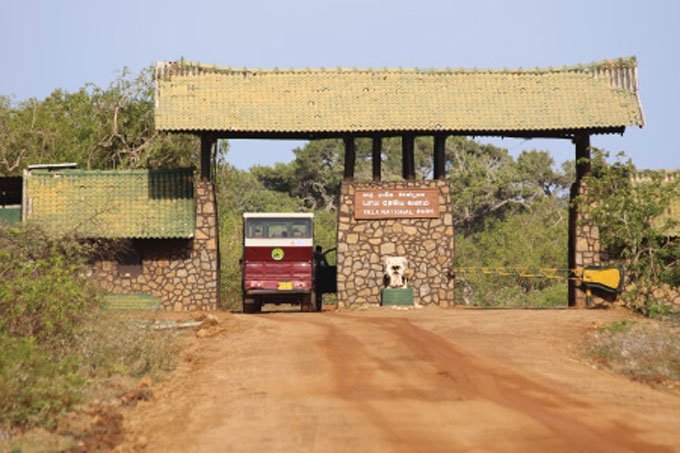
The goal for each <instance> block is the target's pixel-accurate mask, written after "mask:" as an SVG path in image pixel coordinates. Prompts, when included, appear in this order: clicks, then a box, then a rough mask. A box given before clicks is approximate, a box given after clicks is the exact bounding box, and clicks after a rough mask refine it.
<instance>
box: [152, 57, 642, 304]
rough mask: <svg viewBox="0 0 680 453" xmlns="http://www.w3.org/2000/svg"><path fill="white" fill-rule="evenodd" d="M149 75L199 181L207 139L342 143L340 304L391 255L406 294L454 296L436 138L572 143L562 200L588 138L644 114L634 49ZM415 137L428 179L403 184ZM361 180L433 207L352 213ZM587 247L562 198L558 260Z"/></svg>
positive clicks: (352, 298) (427, 299)
mask: <svg viewBox="0 0 680 453" xmlns="http://www.w3.org/2000/svg"><path fill="white" fill-rule="evenodd" d="M156 81H157V83H156V110H155V119H156V128H157V129H158V130H161V131H167V132H178V133H194V134H197V135H198V136H200V138H201V177H202V178H203V179H204V180H206V181H209V180H210V179H211V162H212V161H213V159H214V156H215V144H216V141H217V139H237V138H238V139H244V138H259V139H296V140H316V139H324V138H343V139H344V141H345V156H344V159H345V167H344V182H343V184H342V187H341V192H340V193H341V204H340V208H339V209H340V213H339V216H340V217H339V232H338V274H339V278H338V293H339V303H340V304H343V305H353V304H363V303H375V302H376V294H377V289H378V288H379V286H380V283H379V278H378V277H379V274H380V273H381V270H382V261H383V260H384V258H386V257H388V256H392V255H399V254H400V252H402V251H403V255H404V256H406V258H407V259H409V260H411V261H412V266H413V268H412V270H413V272H414V273H415V274H414V278H413V280H412V282H413V284H414V289H415V294H416V299H417V300H416V301H417V302H422V303H425V304H428V303H435V304H439V305H443V306H446V305H449V304H452V303H453V302H454V300H453V291H452V289H453V281H452V280H451V278H450V274H452V272H453V263H452V261H449V260H453V255H454V253H453V252H454V250H453V221H452V215H453V214H455V213H452V212H451V211H450V210H451V197H455V195H456V194H449V193H448V184H447V183H446V172H445V163H446V155H445V143H446V138H447V137H448V136H452V135H460V136H501V137H520V138H526V139H530V138H555V139H564V140H571V141H572V142H573V143H574V144H575V148H576V162H577V164H576V181H575V182H574V184H573V185H572V187H571V191H570V196H571V198H572V199H573V198H574V197H576V196H578V195H579V194H580V193H581V192H582V191H583V190H584V187H583V182H582V180H583V178H584V176H586V175H587V174H588V173H589V171H590V163H589V159H590V137H591V135H594V134H611V133H618V134H622V133H623V132H624V131H625V128H626V127H627V126H631V125H634V126H642V125H643V124H644V121H643V116H642V108H641V106H640V101H639V99H638V84H637V63H636V60H635V59H634V58H629V59H616V60H607V61H602V62H599V63H595V64H590V65H585V66H573V67H563V68H546V69H531V70H497V71H493V70H482V71H478V70H462V69H461V70H458V69H456V70H451V69H444V70H419V69H382V70H380V69H379V70H372V69H366V70H360V69H343V68H337V69H314V70H310V69H290V70H250V69H245V68H230V67H215V66H208V65H202V64H198V63H189V62H185V61H180V62H173V63H159V64H158V65H157V68H156ZM425 135H429V136H433V137H434V147H433V167H434V175H433V179H432V180H421V181H416V178H415V163H414V138H415V136H425ZM389 136H399V137H401V139H402V176H403V179H404V181H403V182H383V181H381V146H382V138H384V137H389ZM358 137H370V138H372V139H373V149H372V162H373V172H372V175H373V178H372V181H355V180H354V164H355V160H356V158H355V145H354V143H355V139H356V138H358ZM366 189H369V190H378V191H381V190H382V191H391V190H403V191H405V192H409V191H410V192H419V191H423V190H428V189H433V190H435V191H438V192H437V195H438V201H439V209H438V212H436V215H435V216H433V214H432V213H430V212H422V211H421V212H415V213H414V215H411V214H410V213H406V214H404V213H403V212H401V213H398V212H397V213H395V212H393V213H392V214H389V215H388V214H380V213H379V214H378V217H373V218H362V217H361V215H357V214H358V206H357V198H356V194H357V193H358V192H359V191H362V190H366ZM364 214H365V212H364ZM369 217H370V215H369ZM449 251H450V252H451V253H449ZM599 255H600V249H599V240H598V234H597V229H596V227H591V226H589V225H587V221H586V219H583V218H582V216H581V215H580V213H579V212H577V211H576V208H571V210H570V213H569V267H570V268H576V267H585V266H588V265H594V264H599V262H600V256H599ZM440 259H441V260H442V261H443V262H441V263H439V260H440ZM376 260H377V262H376ZM433 263H437V264H433ZM379 268H380V270H379ZM445 271H446V272H445ZM435 274H436V275H435ZM437 278H439V279H440V281H437ZM442 279H443V280H442ZM416 285H417V287H416ZM585 302H586V291H585V287H583V286H581V285H577V284H576V282H575V281H573V280H570V281H569V305H570V306H585Z"/></svg>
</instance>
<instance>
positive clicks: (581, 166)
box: [568, 134, 591, 307]
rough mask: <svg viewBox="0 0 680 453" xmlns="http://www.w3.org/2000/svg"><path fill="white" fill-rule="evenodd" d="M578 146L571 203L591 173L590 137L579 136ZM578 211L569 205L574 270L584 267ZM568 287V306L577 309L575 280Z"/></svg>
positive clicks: (569, 247) (570, 267)
mask: <svg viewBox="0 0 680 453" xmlns="http://www.w3.org/2000/svg"><path fill="white" fill-rule="evenodd" d="M573 142H574V144H575V145H576V180H575V181H574V183H573V184H572V185H571V188H570V190H569V201H571V202H573V201H574V199H575V198H576V197H578V196H579V195H580V192H581V180H582V179H583V178H584V177H585V176H586V175H588V174H589V173H590V170H591V165H590V135H588V134H577V135H575V136H574V139H573ZM578 217H579V212H578V209H577V208H576V207H575V206H573V205H572V204H571V203H570V205H569V237H568V250H569V251H568V264H569V269H574V268H576V266H582V265H583V263H580V262H578V260H577V255H578V253H577V252H578V250H577V249H576V243H577V237H576V233H577V231H578ZM568 284H569V286H568V305H569V306H570V307H575V306H576V305H577V295H578V294H577V285H576V281H574V280H573V279H570V280H569V283H568Z"/></svg>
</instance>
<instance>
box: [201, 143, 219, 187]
mask: <svg viewBox="0 0 680 453" xmlns="http://www.w3.org/2000/svg"><path fill="white" fill-rule="evenodd" d="M216 143H217V140H216V139H215V137H213V136H212V135H210V134H201V179H202V180H203V181H209V180H210V179H211V173H212V172H211V168H210V167H211V162H212V153H213V148H214V146H215V144H216Z"/></svg>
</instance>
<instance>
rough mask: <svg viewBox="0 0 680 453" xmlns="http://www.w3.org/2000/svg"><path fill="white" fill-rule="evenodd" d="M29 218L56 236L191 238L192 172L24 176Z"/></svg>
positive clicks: (63, 172)
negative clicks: (47, 228) (53, 232)
mask: <svg viewBox="0 0 680 453" xmlns="http://www.w3.org/2000/svg"><path fill="white" fill-rule="evenodd" d="M26 178H27V179H26V195H27V210H26V212H27V218H28V219H30V220H35V221H37V222H40V223H43V224H45V225H46V226H47V227H49V228H50V229H52V230H54V231H56V232H61V233H63V232H77V233H78V234H80V235H83V236H85V237H101V238H190V237H192V236H193V234H194V229H195V223H196V221H195V206H194V187H193V169H191V168H180V169H170V170H128V171H113V170H109V171H85V170H57V171H45V170H36V171H31V172H28V174H27V176H26Z"/></svg>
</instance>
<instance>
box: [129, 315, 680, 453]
mask: <svg viewBox="0 0 680 453" xmlns="http://www.w3.org/2000/svg"><path fill="white" fill-rule="evenodd" d="M624 316H628V315H626V314H624V313H620V312H605V311H567V310H560V311H527V310H524V311H481V310H437V309H433V310H420V311H408V312H403V311H389V310H385V311H382V310H381V311H372V312H363V313H344V314H342V313H321V314H301V313H275V314H263V315H250V316H247V315H225V320H224V321H223V323H222V331H221V332H219V333H218V334H217V335H215V336H213V337H208V338H202V339H200V340H198V341H197V343H196V345H195V346H194V347H192V348H191V350H190V351H189V352H187V353H186V356H185V357H184V360H183V362H182V365H181V366H180V368H179V369H178V370H177V371H176V372H175V373H174V374H173V376H172V377H171V378H170V379H169V380H168V381H166V382H164V383H161V384H157V385H155V386H154V391H155V395H156V397H155V399H154V400H152V401H150V402H146V403H141V404H140V405H139V406H137V407H136V408H133V409H129V410H128V412H126V413H125V429H126V432H127V434H126V436H127V439H128V440H127V442H126V444H124V445H123V446H122V447H123V449H135V448H137V447H139V446H140V443H141V444H142V445H145V446H146V450H148V451H248V452H259V451H267V452H273V451H286V452H288V451H295V452H300V451H319V452H331V451H353V452H367V451H423V452H437V451H570V452H571V451H603V452H605V451H606V452H613V451H616V452H619V451H645V452H648V451H680V430H679V429H678V428H679V427H680V397H678V396H674V395H671V394H668V393H664V392H661V391H657V390H654V389H652V388H650V387H648V386H646V385H644V384H640V383H636V382H631V381H629V380H628V379H626V378H624V377H621V376H617V375H614V374H612V373H609V372H607V371H603V370H598V369H595V368H593V367H592V366H590V365H589V364H587V363H585V362H584V361H583V359H582V358H581V357H580V355H579V352H578V349H579V348H580V347H581V346H582V345H581V343H580V341H581V340H582V338H583V337H584V336H585V335H586V333H587V330H588V329H589V328H592V327H593V324H594V323H595V324H598V323H599V324H602V323H607V322H611V321H613V320H615V319H619V318H621V317H624Z"/></svg>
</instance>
